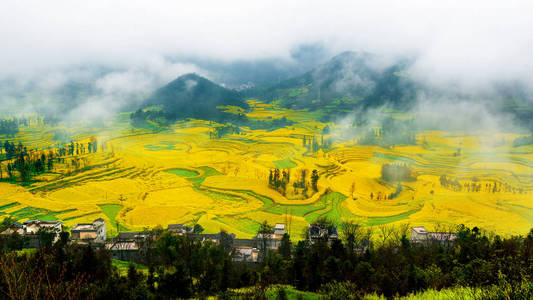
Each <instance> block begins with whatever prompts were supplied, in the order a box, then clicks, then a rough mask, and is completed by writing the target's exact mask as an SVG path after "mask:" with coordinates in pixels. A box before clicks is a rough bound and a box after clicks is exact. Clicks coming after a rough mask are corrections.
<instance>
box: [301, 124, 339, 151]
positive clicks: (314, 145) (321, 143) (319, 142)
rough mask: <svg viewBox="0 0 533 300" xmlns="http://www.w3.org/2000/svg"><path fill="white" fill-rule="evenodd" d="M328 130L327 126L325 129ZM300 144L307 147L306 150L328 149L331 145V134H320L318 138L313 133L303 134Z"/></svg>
mask: <svg viewBox="0 0 533 300" xmlns="http://www.w3.org/2000/svg"><path fill="white" fill-rule="evenodd" d="M327 131H328V132H329V127H328V129H327ZM302 145H303V146H304V147H305V148H307V150H309V151H312V152H317V151H318V150H320V149H329V148H331V146H332V145H333V138H332V137H331V136H326V137H324V135H321V137H320V139H319V138H317V137H316V136H315V135H304V136H303V137H302Z"/></svg>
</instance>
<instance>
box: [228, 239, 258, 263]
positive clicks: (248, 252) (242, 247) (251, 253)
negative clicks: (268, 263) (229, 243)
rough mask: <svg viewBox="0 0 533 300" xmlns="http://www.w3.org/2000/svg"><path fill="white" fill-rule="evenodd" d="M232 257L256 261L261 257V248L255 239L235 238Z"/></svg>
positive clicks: (235, 259) (238, 259)
mask: <svg viewBox="0 0 533 300" xmlns="http://www.w3.org/2000/svg"><path fill="white" fill-rule="evenodd" d="M231 259H232V260H233V261H237V262H249V263H256V262H257V261H258V259H259V249H257V243H256V241H255V240H250V239H234V240H233V251H232V253H231Z"/></svg>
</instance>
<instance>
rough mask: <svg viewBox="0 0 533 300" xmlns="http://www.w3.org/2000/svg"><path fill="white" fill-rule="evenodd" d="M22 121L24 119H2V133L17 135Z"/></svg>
mask: <svg viewBox="0 0 533 300" xmlns="http://www.w3.org/2000/svg"><path fill="white" fill-rule="evenodd" d="M21 123H22V120H18V119H16V118H15V119H12V120H7V119H4V120H0V135H4V134H5V135H7V136H15V134H17V133H18V132H19V124H21Z"/></svg>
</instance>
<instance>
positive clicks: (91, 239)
mask: <svg viewBox="0 0 533 300" xmlns="http://www.w3.org/2000/svg"><path fill="white" fill-rule="evenodd" d="M70 235H71V239H72V240H73V241H75V242H77V243H80V244H87V243H104V242H105V240H106V239H107V234H106V227H105V221H104V219H101V218H99V219H96V220H94V221H93V222H92V223H83V224H76V225H75V226H74V227H73V228H72V230H71V231H70Z"/></svg>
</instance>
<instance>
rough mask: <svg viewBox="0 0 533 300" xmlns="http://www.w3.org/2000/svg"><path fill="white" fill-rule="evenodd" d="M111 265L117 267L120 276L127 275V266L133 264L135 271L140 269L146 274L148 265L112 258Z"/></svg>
mask: <svg viewBox="0 0 533 300" xmlns="http://www.w3.org/2000/svg"><path fill="white" fill-rule="evenodd" d="M111 265H112V266H113V267H115V268H117V269H118V273H119V274H120V276H126V275H128V268H129V267H130V265H133V266H134V267H135V269H137V271H141V272H142V273H144V274H145V275H146V274H148V267H147V266H145V265H141V264H138V263H135V262H132V261H123V260H118V259H112V260H111Z"/></svg>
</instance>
